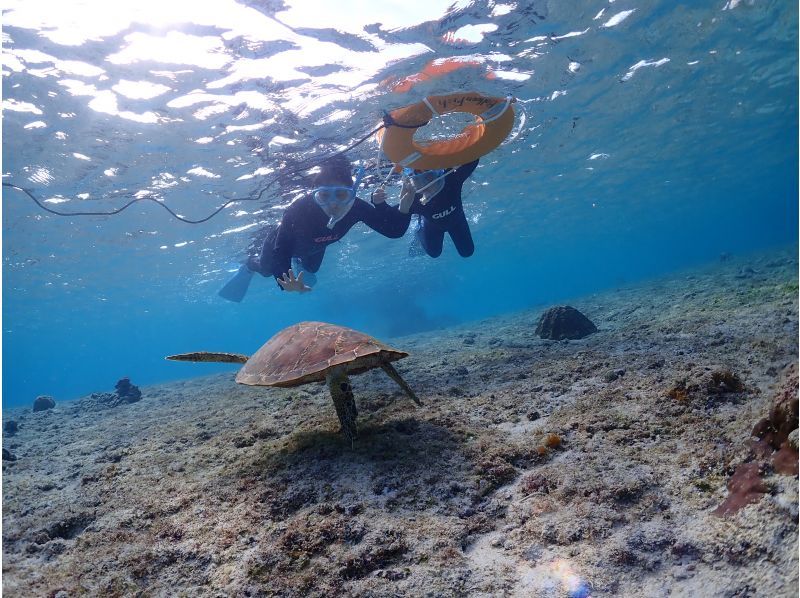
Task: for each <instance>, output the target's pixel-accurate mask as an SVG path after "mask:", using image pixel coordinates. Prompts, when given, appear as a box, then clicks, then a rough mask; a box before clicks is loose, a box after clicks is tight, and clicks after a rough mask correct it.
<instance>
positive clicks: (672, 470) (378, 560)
mask: <svg viewBox="0 0 800 598" xmlns="http://www.w3.org/2000/svg"><path fill="white" fill-rule="evenodd" d="M795 255H796V252H787V253H785V254H775V253H773V254H769V255H764V256H756V257H753V258H749V259H745V258H743V257H741V256H736V257H733V258H731V259H729V260H727V261H725V262H722V263H719V264H716V265H715V266H713V267H709V268H708V269H705V270H695V271H692V272H690V273H687V272H684V273H680V274H674V275H672V276H671V277H669V278H665V279H661V280H655V281H650V282H647V283H643V284H641V285H639V286H637V287H628V288H622V289H616V290H613V291H608V292H604V293H601V294H596V295H591V296H588V297H582V298H579V303H578V304H579V305H581V306H582V307H583V308H585V309H586V310H587V312H588V313H591V314H592V318H593V319H594V320H595V321H596V322H597V324H598V325H599V328H600V329H601V330H600V331H599V332H597V333H595V334H592V335H591V336H589V337H586V338H584V339H581V340H577V341H570V342H569V343H553V342H552V341H545V340H540V339H539V338H537V337H536V335H535V334H534V332H533V330H532V326H531V323H532V322H535V321H536V318H537V315H538V314H540V313H541V312H542V307H537V308H532V309H531V310H529V311H526V312H521V313H515V314H507V315H504V316H502V317H497V318H493V319H489V320H485V321H481V322H473V323H470V324H465V325H462V326H460V327H458V328H453V329H450V330H447V331H439V332H432V333H425V334H418V335H414V336H408V337H404V338H397V339H382V340H386V341H388V342H390V343H391V344H393V345H395V346H397V347H398V348H401V349H408V350H410V352H411V353H412V355H411V357H409V358H408V359H405V360H403V361H400V362H398V363H397V368H398V370H399V371H400V372H401V373H402V375H403V377H404V378H405V379H406V380H407V381H408V383H409V384H410V385H411V386H412V387H413V388H414V390H415V391H416V392H417V394H418V395H419V397H420V399H422V401H423V402H424V403H425V406H424V407H422V408H415V407H414V405H413V404H412V403H411V402H410V401H408V400H407V399H406V398H405V397H404V395H403V394H402V391H400V389H399V388H397V387H396V386H395V385H394V383H393V382H392V381H391V380H389V379H388V378H386V377H385V376H384V375H383V373H382V372H377V373H367V374H364V375H361V376H357V377H354V378H353V386H354V391H355V395H356V402H357V404H358V407H359V412H360V417H359V426H360V430H359V431H360V437H359V440H358V442H356V443H355V445H354V446H353V447H352V448H351V445H350V443H349V442H348V441H347V440H345V439H344V438H343V437H342V436H341V435H340V434H339V433H338V421H337V419H336V415H335V412H334V410H333V407H332V405H331V403H330V398H329V396H328V392H327V390H326V388H325V387H324V385H318V386H317V385H309V386H306V387H303V388H301V389H285V390H280V389H268V388H259V387H247V386H240V385H236V384H235V383H234V382H233V376H234V372H235V368H232V369H231V372H230V373H228V374H223V375H215V376H208V377H204V378H198V379H192V380H185V381H180V382H175V383H172V384H166V385H162V386H153V387H148V388H145V389H144V393H143V397H142V399H141V400H139V401H137V402H134V403H131V404H127V405H125V406H124V407H122V406H121V407H120V408H117V409H113V410H112V409H97V410H94V409H82V408H81V406H80V402H79V401H77V402H61V403H59V409H58V410H56V411H52V412H48V413H46V414H42V413H32V412H31V411H30V408H27V409H18V410H13V409H12V410H9V413H6V414H5V417H7V418H13V419H14V420H15V421H17V422H19V424H20V425H19V430H18V432H17V434H16V435H15V436H14V437H13V439H10V440H11V444H10V445H9V447H8V448H9V449H10V450H13V453H14V455H16V457H17V460H16V461H13V462H9V461H4V462H3V590H4V592H5V593H6V595H9V596H135V595H144V596H209V597H212V596H214V597H216V596H333V595H348V596H485V597H489V596H492V597H493V596H520V597H522V596H526V597H527V596H568V595H569V596H579V595H583V596H586V595H589V593H591V595H592V596H664V595H668V594H669V595H676V596H745V595H748V596H796V595H797V591H798V579H797V550H798V543H797V539H798V527H797V520H798V485H797V477H796V476H792V475H782V474H779V473H777V472H776V471H775V469H774V468H772V467H770V466H769V465H768V461H767V460H765V459H762V460H760V461H758V464H757V465H756V462H755V461H752V459H753V454H752V450H753V449H752V442H753V440H752V439H751V431H752V430H753V427H754V425H755V424H756V423H757V422H758V421H759V420H761V419H762V418H768V424H762V426H761V428H759V429H763V430H765V432H764V438H765V439H766V438H767V434H769V433H772V434H773V436H774V437H775V438H780V439H781V440H782V443H781V445H782V446H783V445H784V444H786V443H793V445H792V446H794V448H795V449H796V441H797V432H796V431H795V432H792V433H791V434H789V436H788V439H786V440H783V437H784V429H783V428H784V427H785V426H783V424H782V422H784V421H786V418H785V417H781V414H783V413H784V412H785V411H786V410H785V409H783V407H782V405H783V404H784V403H785V401H784V402H781V401H778V400H777V399H779V398H780V397H779V396H777V395H781V393H782V392H783V391H782V389H785V382H782V381H785V379H786V376H787V371H789V370H788V369H787V368H791V366H792V364H795V363H796V361H797V334H798V305H797V294H798V286H797V274H796V273H797V262H796V260H795V258H794V256H795ZM745 268H749V269H751V270H752V271H754V272H758V273H759V274H758V276H757V277H748V278H740V277H739V276H738V275H739V274H740V273H741V272H742V271H744V269H745ZM466 339H470V340H471V341H472V342H471V343H465V342H464V341H465V340H466ZM190 349H191V347H190ZM231 349H235V347H231ZM176 371H177V370H176ZM715 374H716V375H715ZM788 375H789V376H791V372H789V374H788ZM782 384H783V385H784V386H781V385H782ZM456 385H457V386H456ZM452 389H457V392H456V391H454V390H452ZM781 396H782V395H781ZM198 397H202V401H200V400H197V399H198ZM771 409H772V411H771ZM764 442H766V440H765V441H764ZM767 450H773V449H771V448H769V449H767ZM4 452H5V451H4ZM764 464H767V465H764ZM743 465H745V467H743V468H742V469H741V471H742V473H740V474H739V475H738V477H737V478H736V479H735V481H734V482H733V483H730V484H729V482H730V481H731V479H732V476H733V474H734V472H736V471H737V470H739V468H740V466H743ZM729 487H730V488H731V492H739V494H740V495H741V497H742V498H743V499H744V500H743V501H742V502H744V503H746V504H743V505H741V506H740V507H739V508H738V509H737V510H733V511H731V512H730V513H727V514H724V515H721V516H720V515H718V514H714V511H715V510H716V509H717V507H718V506H720V505H721V504H722V503H723V501H725V500H726V498H727V497H728V496H729Z"/></svg>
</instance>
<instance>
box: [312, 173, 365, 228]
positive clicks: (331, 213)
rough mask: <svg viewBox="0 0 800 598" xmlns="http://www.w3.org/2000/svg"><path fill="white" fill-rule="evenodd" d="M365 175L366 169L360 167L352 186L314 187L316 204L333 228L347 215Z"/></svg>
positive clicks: (329, 226)
mask: <svg viewBox="0 0 800 598" xmlns="http://www.w3.org/2000/svg"><path fill="white" fill-rule="evenodd" d="M363 176H364V169H363V168H359V169H358V171H357V173H356V180H355V183H354V184H353V186H352V187H342V186H325V187H317V188H316V189H314V193H313V197H314V201H315V202H316V204H317V205H318V206H319V207H320V208H321V209H322V211H323V212H325V214H326V215H327V216H328V218H329V220H328V228H329V229H332V228H333V227H334V226H336V223H337V222H339V221H340V220H341V219H342V218H344V217H345V216H347V213H348V212H349V211H350V208H352V207H353V204H354V203H355V201H356V190H357V189H358V185H359V184H360V183H361V179H362V178H363Z"/></svg>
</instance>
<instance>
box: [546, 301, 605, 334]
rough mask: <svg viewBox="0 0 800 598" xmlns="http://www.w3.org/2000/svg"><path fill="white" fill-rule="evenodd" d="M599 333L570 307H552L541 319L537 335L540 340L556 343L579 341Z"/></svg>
mask: <svg viewBox="0 0 800 598" xmlns="http://www.w3.org/2000/svg"><path fill="white" fill-rule="evenodd" d="M595 332H597V326H595V325H594V323H593V322H592V321H591V320H590V319H589V318H587V317H586V316H585V315H583V314H582V313H581V312H579V311H578V310H577V309H575V308H574V307H570V306H569V305H561V306H558V307H551V308H550V309H548V310H547V311H545V312H544V313H543V314H542V316H541V317H540V318H539V323H538V324H537V325H536V334H537V335H538V336H539V338H547V339H550V340H555V341H562V340H565V339H570V340H577V339H580V338H583V337H585V336H589V335H590V334H593V333H595Z"/></svg>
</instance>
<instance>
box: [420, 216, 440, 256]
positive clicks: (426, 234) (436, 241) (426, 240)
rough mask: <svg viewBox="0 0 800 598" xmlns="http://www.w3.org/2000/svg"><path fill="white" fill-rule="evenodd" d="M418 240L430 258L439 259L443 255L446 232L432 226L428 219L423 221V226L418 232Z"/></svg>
mask: <svg viewBox="0 0 800 598" xmlns="http://www.w3.org/2000/svg"><path fill="white" fill-rule="evenodd" d="M417 239H419V242H420V244H421V245H422V248H423V249H424V250H425V253H427V254H428V255H429V256H431V257H439V256H440V255H442V244H443V243H444V230H443V229H441V228H439V227H438V226H436V225H435V224H432V223H431V221H430V220H428V219H427V218H423V219H422V224H421V225H420V227H419V229H418V230H417Z"/></svg>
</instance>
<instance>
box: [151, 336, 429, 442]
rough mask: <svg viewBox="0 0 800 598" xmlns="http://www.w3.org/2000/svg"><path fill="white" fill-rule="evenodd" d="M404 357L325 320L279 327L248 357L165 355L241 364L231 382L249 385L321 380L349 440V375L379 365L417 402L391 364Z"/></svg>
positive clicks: (352, 430) (352, 434)
mask: <svg viewBox="0 0 800 598" xmlns="http://www.w3.org/2000/svg"><path fill="white" fill-rule="evenodd" d="M407 356H408V353H406V352H404V351H398V350H397V349H393V348H392V347H389V346H388V345H384V344H383V343H382V342H380V341H378V340H376V339H374V338H372V337H371V336H367V335H366V334H363V333H361V332H358V331H356V330H352V329H350V328H345V327H343V326H336V325H335V324H326V323H324V322H300V323H299V324H294V325H293V326H289V327H288V328H284V329H283V330H281V331H280V332H278V333H277V334H276V335H275V336H273V337H272V338H271V339H269V340H268V341H267V342H266V343H265V344H264V345H263V346H262V347H261V348H260V349H259V350H258V351H256V352H255V354H253V355H252V356H251V357H248V356H247V355H240V354H238V353H210V352H206V351H201V352H197V353H182V354H180V355H170V356H168V357H167V359H171V360H174V361H216V362H224V363H244V366H243V367H242V369H241V370H239V372H238V373H237V374H236V382H238V383H239V384H248V385H251V386H278V387H282V388H288V387H291V386H301V385H303V384H307V383H309V382H322V381H323V380H324V381H325V382H327V383H328V389H329V390H330V393H331V398H332V399H333V404H334V405H335V407H336V415H338V416H339V421H340V422H341V424H342V430H341V431H342V432H344V434H345V436H347V438H349V439H350V441H351V442H352V441H353V440H355V439H356V438H357V432H356V415H357V414H358V412H357V410H356V404H355V401H354V400H353V389H352V387H351V385H350V379H349V378H348V374H361V373H363V372H366V371H367V370H371V369H372V368H376V367H379V368H381V369H383V371H384V372H386V373H387V374H388V375H389V377H390V378H391V379H392V380H394V381H395V382H397V384H399V385H400V388H402V389H403V390H404V391H405V393H406V394H407V395H408V396H409V398H411V400H412V401H414V402H415V403H416V404H417V405H422V402H421V401H420V400H419V399H418V398H417V396H416V395H415V394H414V392H413V391H412V390H411V388H409V386H408V384H406V382H405V380H403V379H402V378H401V377H400V374H398V373H397V370H395V369H394V367H393V366H392V364H391V363H390V362H392V361H395V360H397V359H402V358H404V357H407Z"/></svg>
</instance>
